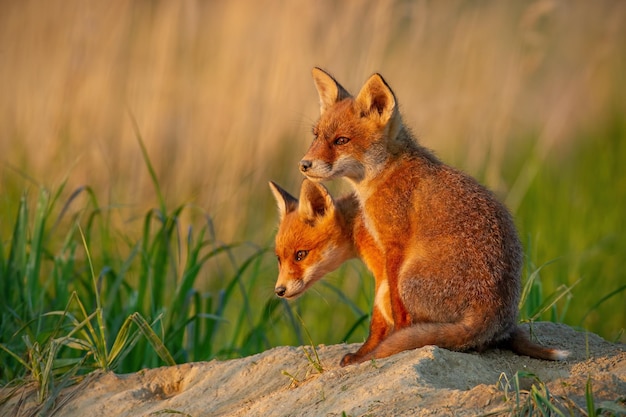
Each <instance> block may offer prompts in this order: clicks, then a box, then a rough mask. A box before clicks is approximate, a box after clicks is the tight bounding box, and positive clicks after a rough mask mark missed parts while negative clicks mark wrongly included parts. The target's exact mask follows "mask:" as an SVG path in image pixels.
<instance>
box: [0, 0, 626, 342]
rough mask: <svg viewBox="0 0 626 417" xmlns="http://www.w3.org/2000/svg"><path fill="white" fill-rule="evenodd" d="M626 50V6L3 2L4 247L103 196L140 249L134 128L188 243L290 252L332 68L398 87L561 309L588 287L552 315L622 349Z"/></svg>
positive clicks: (143, 202)
mask: <svg viewBox="0 0 626 417" xmlns="http://www.w3.org/2000/svg"><path fill="white" fill-rule="evenodd" d="M625 40H626V3H625V2H621V1H594V2H590V1H582V0H581V1H558V0H538V1H530V0H529V1H517V2H501V1H478V2H477V1H445V2H442V1H408V0H393V1H392V0H389V1H366V0H362V1H356V0H354V1H344V2H336V1H333V0H322V1H316V2H310V1H263V2H253V1H192V0H189V1H121V0H119V1H118V0H112V1H106V2H85V1H78V0H76V1H73V0H63V1H60V0H58V1H57V0H52V1H46V2H41V1H29V0H22V1H2V2H0V92H1V93H0V233H1V234H0V237H1V238H2V239H3V241H5V242H6V241H7V240H8V239H9V237H10V235H11V231H12V227H13V219H14V218H15V215H16V214H15V213H16V210H17V206H18V203H19V199H20V196H21V195H22V193H23V192H24V190H27V191H28V190H30V191H28V192H29V194H28V195H29V197H35V196H36V195H37V193H36V192H35V191H33V190H36V189H38V188H40V187H46V188H49V189H52V190H54V189H56V188H58V187H59V186H60V184H62V183H63V182H64V181H66V182H67V186H66V187H65V189H64V191H63V196H62V197H61V200H63V199H67V198H69V195H70V194H71V193H72V191H74V190H75V189H77V188H78V187H80V186H83V185H88V186H90V187H91V188H92V189H93V190H94V193H95V194H96V195H97V196H98V199H99V201H100V205H102V206H107V207H109V208H115V210H114V211H115V213H116V214H115V222H116V224H117V226H116V227H119V228H120V230H123V231H124V233H125V234H128V235H133V234H137V235H138V234H140V232H141V227H142V222H141V216H143V215H144V214H145V213H146V211H147V210H149V209H150V208H151V207H154V206H155V205H156V204H157V197H156V194H155V187H154V186H153V184H152V182H151V177H150V174H149V171H148V169H147V167H146V163H145V162H144V160H143V158H142V154H141V148H140V145H139V143H138V140H137V136H136V134H135V130H134V127H133V119H135V120H136V123H137V127H138V129H139V132H140V134H141V137H142V139H143V141H144V143H145V146H146V149H147V152H148V154H149V157H150V160H151V161H152V164H153V166H154V169H155V172H156V176H157V178H158V182H159V184H160V186H161V188H162V191H163V195H164V198H165V201H166V202H167V204H168V206H171V207H174V206H178V205H181V204H189V205H190V206H192V207H194V210H195V211H194V210H192V211H186V212H185V216H187V218H186V219H185V221H186V222H188V223H189V224H194V222H197V221H204V220H202V219H205V218H207V217H208V218H210V219H211V224H212V228H213V229H214V235H215V237H216V239H217V240H219V241H222V242H235V241H237V242H240V241H245V242H250V244H251V245H255V246H258V247H271V245H272V240H273V236H274V233H275V228H276V222H277V220H278V219H277V212H276V208H275V202H274V199H273V197H272V195H271V193H270V191H269V189H268V186H267V181H268V180H270V179H271V180H274V181H276V182H277V183H279V184H281V185H282V186H283V187H284V188H286V189H288V190H291V191H292V192H293V193H294V194H296V193H297V192H298V189H299V184H300V181H301V175H300V174H299V172H298V170H297V162H298V161H299V159H300V157H301V156H302V155H304V153H305V151H306V150H307V148H308V145H309V143H310V141H311V140H312V134H311V127H312V125H313V123H314V122H315V120H316V119H317V117H318V111H319V110H318V97H317V93H316V91H315V89H314V86H313V82H312V79H311V75H310V70H311V68H312V67H313V66H320V67H322V68H324V69H326V70H328V71H329V72H331V73H332V74H334V75H335V77H336V78H337V79H338V80H339V81H340V82H341V83H342V84H343V86H344V87H346V88H347V89H348V90H349V91H351V92H353V93H356V92H358V89H359V88H360V87H361V85H362V83H363V82H364V81H365V80H366V79H367V77H369V76H370V75H371V74H372V73H373V72H380V73H381V74H382V75H383V76H384V77H385V79H386V80H387V82H388V83H389V84H390V85H391V87H392V88H393V89H394V91H395V93H396V96H397V98H398V101H399V103H400V106H401V112H402V113H403V116H404V120H405V122H406V123H407V124H408V125H409V126H410V127H411V128H412V130H413V132H414V133H415V134H416V136H417V137H418V138H419V141H420V142H421V143H422V144H424V145H425V146H427V147H429V148H431V149H433V150H434V151H435V153H436V154H437V155H438V156H439V157H440V158H441V159H443V160H444V161H445V162H447V163H449V164H451V165H454V166H456V167H458V168H460V169H463V170H465V171H466V172H468V173H470V174H471V175H473V176H475V177H477V178H478V179H479V180H480V181H481V182H483V183H484V184H486V185H487V186H489V187H490V188H492V189H493V190H495V191H496V193H497V194H498V196H499V197H500V198H501V199H502V200H503V201H505V202H506V204H507V205H508V206H509V208H510V209H511V211H512V212H513V214H514V216H515V219H516V222H517V225H518V228H519V230H520V235H521V237H522V240H523V242H524V246H525V247H526V252H527V263H528V266H529V268H535V269H536V268H539V267H540V266H542V265H545V267H544V268H542V269H541V278H542V281H541V282H542V285H543V286H544V291H545V294H550V293H551V292H552V291H553V290H554V289H556V288H557V287H559V286H560V285H567V286H572V285H574V284H575V283H577V282H578V283H577V284H576V285H575V286H573V288H572V291H571V294H568V295H567V296H566V297H564V298H563V299H562V300H561V301H560V302H559V303H561V304H559V305H560V306H561V307H560V309H559V310H558V311H557V312H556V313H554V312H553V314H557V315H560V316H559V317H557V318H558V319H559V320H563V321H565V322H567V323H568V324H571V325H575V326H581V327H584V328H588V329H590V330H593V331H595V332H598V333H600V334H601V335H602V336H604V337H606V338H609V339H612V340H613V339H619V338H620V330H621V329H623V328H626V307H625V306H626V291H618V292H616V293H614V294H612V292H614V291H615V290H617V289H619V288H620V287H622V286H624V285H626V272H625V271H626V261H625V260H624V254H625V253H626V228H625V223H624V215H625V214H626V168H625V166H626V77H625V74H626V46H625V45H626V43H625ZM332 189H333V192H335V193H340V192H345V191H346V190H348V188H347V186H346V185H345V184H341V183H339V182H338V183H337V184H333V185H332ZM112 211H113V210H112ZM194 213H195V214H194ZM198 219H201V220H198ZM266 258H267V261H266V263H265V266H264V267H263V268H261V269H260V271H261V272H262V275H261V276H260V277H259V278H258V280H259V282H261V283H262V284H260V286H261V289H260V290H259V295H258V296H259V297H260V298H262V299H267V298H270V297H272V289H273V285H274V280H275V277H276V266H275V265H274V259H273V256H272V254H271V251H270V253H268V255H267V256H266ZM533 270H534V269H533ZM363 274H365V271H364V270H363V268H362V267H361V266H360V265H359V264H358V262H356V261H353V262H351V263H349V264H348V266H347V267H345V268H343V269H342V270H340V271H339V272H337V273H336V274H331V276H329V278H328V279H329V282H331V283H334V284H336V286H337V287H338V288H341V289H342V290H343V291H344V293H345V294H346V297H347V298H351V297H352V294H357V293H358V294H361V292H359V291H361V290H357V289H355V287H356V285H357V284H355V282H360V281H359V275H363ZM527 274H528V273H527ZM212 279H213V278H212V274H211V270H210V269H207V271H205V272H203V274H202V279H200V280H198V281H197V282H196V284H195V285H197V286H199V287H206V288H210V287H211V285H213V284H212V281H211V280H212ZM366 281H370V280H369V279H366ZM367 285H371V284H367ZM370 293H371V291H370ZM611 294H612V295H611ZM370 295H371V294H370ZM605 297H606V301H604V298H605ZM303 298H304V301H302V302H303V303H306V302H309V303H311V304H317V302H316V300H319V299H320V298H321V299H322V300H324V301H323V302H322V303H320V304H321V306H320V307H319V308H320V309H321V310H327V311H326V314H327V315H328V314H332V311H333V305H335V304H337V303H340V298H339V296H337V295H335V293H334V292H332V291H328V290H326V289H325V287H322V286H320V288H319V289H318V290H316V291H312V292H311V294H307V295H305V296H304V297H303ZM307 300H309V301H307ZM370 301H371V300H370ZM596 304H599V305H598V306H596ZM362 306H363V308H364V309H365V310H366V311H367V308H368V307H367V300H366V301H362ZM314 320H315V319H314V318H310V319H306V318H305V321H307V322H311V321H314ZM366 330H367V329H366V328H365V329H364V330H363V332H364V334H366ZM339 337H340V336H339V335H333V334H332V328H331V329H329V330H328V334H313V339H314V340H315V342H318V343H333V342H338V341H341V340H337V338H339ZM360 337H362V336H360ZM621 337H622V340H623V336H621ZM361 340H362V339H361Z"/></svg>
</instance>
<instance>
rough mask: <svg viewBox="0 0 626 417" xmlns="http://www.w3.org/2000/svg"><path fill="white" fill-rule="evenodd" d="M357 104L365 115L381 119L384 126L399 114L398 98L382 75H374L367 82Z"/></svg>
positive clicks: (357, 99)
mask: <svg viewBox="0 0 626 417" xmlns="http://www.w3.org/2000/svg"><path fill="white" fill-rule="evenodd" d="M356 102H357V104H358V105H359V106H360V107H361V111H362V113H363V114H365V115H369V116H370V117H372V116H373V117H375V118H377V119H379V120H380V123H381V124H383V125H384V124H387V122H389V120H391V118H392V117H393V116H394V114H395V113H396V112H397V106H396V97H395V95H394V94H393V91H391V88H389V85H387V83H386V82H385V80H384V79H383V77H382V76H381V75H380V74H374V75H372V76H371V77H370V78H369V79H368V80H367V81H366V82H365V85H363V88H361V91H360V92H359V95H358V96H357V98H356Z"/></svg>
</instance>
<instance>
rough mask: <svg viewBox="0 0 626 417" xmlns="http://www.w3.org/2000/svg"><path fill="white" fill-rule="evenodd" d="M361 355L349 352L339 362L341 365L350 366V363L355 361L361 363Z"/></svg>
mask: <svg viewBox="0 0 626 417" xmlns="http://www.w3.org/2000/svg"><path fill="white" fill-rule="evenodd" d="M359 359H361V357H360V356H357V354H356V353H348V354H346V355H345V356H344V357H343V358H341V361H340V362H339V365H341V366H348V365H352V364H354V363H359V362H360V360H359Z"/></svg>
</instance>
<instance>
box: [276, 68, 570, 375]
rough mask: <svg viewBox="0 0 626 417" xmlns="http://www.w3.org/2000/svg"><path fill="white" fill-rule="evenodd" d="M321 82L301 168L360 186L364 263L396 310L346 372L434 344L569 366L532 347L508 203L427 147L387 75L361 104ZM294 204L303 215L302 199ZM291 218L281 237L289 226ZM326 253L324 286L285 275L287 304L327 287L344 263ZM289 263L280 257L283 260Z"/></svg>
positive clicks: (322, 75)
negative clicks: (496, 348)
mask: <svg viewBox="0 0 626 417" xmlns="http://www.w3.org/2000/svg"><path fill="white" fill-rule="evenodd" d="M313 78H314V81H315V85H316V87H317V90H318V93H319V97H320V110H321V116H320V119H319V121H318V123H317V125H316V126H315V128H314V135H315V139H314V140H313V143H312V144H311V146H310V148H309V150H308V152H307V153H306V155H305V156H304V157H303V158H302V160H301V161H300V170H301V172H302V173H303V174H304V175H305V176H306V177H308V178H309V179H311V180H313V181H327V180H331V179H334V178H340V177H345V178H347V179H348V180H349V181H350V182H351V183H352V184H353V185H354V188H355V191H356V196H357V200H358V203H359V206H360V208H361V211H360V213H361V214H360V215H359V216H356V218H358V219H360V220H359V222H360V226H359V227H360V228H362V229H363V230H364V232H362V233H360V234H359V237H360V236H366V235H367V236H368V239H369V240H370V243H369V244H366V245H365V246H364V248H363V249H362V250H361V256H362V257H363V258H364V259H365V262H366V263H368V261H367V258H368V256H369V253H371V250H373V251H374V252H375V253H376V255H375V256H373V257H374V258H376V259H378V258H379V259H380V261H381V262H380V264H378V263H377V262H372V265H369V266H370V268H371V269H372V271H373V272H374V274H375V275H376V281H377V287H379V286H386V287H387V288H388V291H389V304H390V310H391V323H392V326H387V327H391V328H390V329H386V330H385V331H384V332H381V331H380V330H379V329H375V330H376V331H375V332H374V333H376V334H382V336H381V337H378V336H376V337H374V339H375V340H376V341H373V342H371V343H370V344H369V345H368V347H367V349H365V351H361V350H360V351H359V352H357V353H356V354H353V355H348V356H346V357H345V358H344V359H343V360H342V364H343V365H346V364H349V363H354V362H362V361H366V360H369V359H372V358H382V357H386V356H389V355H392V354H395V353H397V352H400V351H403V350H407V349H412V348H417V347H421V346H425V345H437V346H440V347H443V348H448V349H453V350H467V349H476V350H482V349H484V348H487V347H489V346H493V345H508V346H509V347H510V348H511V349H512V350H514V351H516V352H518V353H521V354H525V355H528V356H533V357H537V358H543V359H553V360H554V359H563V358H564V357H565V356H566V352H562V351H558V350H555V349H547V348H543V347H541V346H539V345H536V344H534V343H532V342H530V341H529V340H528V338H527V337H526V336H525V334H524V333H523V332H522V331H521V330H520V329H519V327H518V326H517V324H516V317H517V303H518V300H519V289H520V274H521V267H522V249H521V245H520V243H519V239H518V237H517V232H516V230H515V226H514V224H513V220H512V218H511V216H510V214H509V212H508V211H507V210H506V208H505V207H504V205H502V204H501V203H500V202H499V201H498V200H497V199H496V198H495V197H494V196H493V194H492V193H491V192H489V191H488V190H487V189H486V188H484V187H483V186H482V185H480V184H479V183H478V182H477V181H475V180H474V179H473V178H471V177H469V176H467V175H465V174H464V173H462V172H460V171H458V170H455V169H454V168H451V167H449V166H447V165H445V164H443V163H442V162H441V161H439V160H438V159H437V158H436V157H435V156H434V155H433V154H432V153H431V152H430V151H428V150H427V149H425V148H423V147H422V146H420V145H419V144H418V143H417V141H416V140H415V139H414V138H413V136H412V135H411V133H410V132H409V130H408V129H407V128H406V127H405V126H404V125H403V123H402V119H401V116H400V113H399V112H398V106H397V101H396V98H395V95H394V93H393V92H392V91H391V89H390V88H389V86H388V85H387V83H386V82H385V81H384V80H383V78H382V77H381V76H380V75H379V74H374V75H373V76H372V77H370V78H369V80H368V81H367V82H366V83H365V85H364V86H363V87H362V89H361V91H360V92H359V94H358V95H357V96H356V98H354V97H352V96H351V95H350V94H349V93H348V92H347V91H346V90H345V89H344V88H343V87H342V86H341V85H340V84H339V83H337V81H335V79H333V78H332V77H331V76H330V75H329V74H327V73H326V72H324V71H322V70H320V69H318V68H315V69H314V70H313ZM306 187H308V186H306ZM303 188H304V187H303ZM280 204H281V203H280V202H279V205H280ZM284 204H285V206H293V205H294V204H295V205H297V206H298V207H299V205H298V204H297V203H295V202H293V201H292V202H291V203H287V202H285V203H284ZM311 210H312V211H311ZM283 212H284V213H288V212H289V211H288V210H284V211H283ZM298 212H300V209H299V208H298ZM304 212H309V215H310V214H311V213H313V214H315V209H311V208H310V205H309V208H307V209H305V210H304ZM285 219H286V216H284V218H283V221H282V223H283V224H281V229H282V228H283V226H284V227H285V228H288V226H287V225H285V224H284V222H285ZM285 230H287V229H285ZM326 231H327V232H328V233H338V232H337V231H336V230H335V231H331V230H330V228H329V229H327V230H326ZM279 234H280V232H279ZM300 234H301V235H302V236H301V238H304V237H305V236H306V235H305V234H303V233H302V232H300ZM329 236H332V235H329ZM353 236H354V234H353ZM281 239H283V237H281ZM324 239H327V240H333V239H334V237H332V238H331V237H328V236H326V237H325V238H324ZM322 241H323V239H322ZM279 243H280V242H279V240H278V238H277V248H279V247H280V248H285V249H287V250H293V249H294V247H290V246H289V245H286V244H285V245H283V244H279ZM353 243H355V245H354V246H355V247H358V245H359V243H358V242H356V241H355V242H353ZM297 247H299V248H301V249H298V250H300V251H303V252H302V253H301V255H302V254H305V252H306V251H307V250H308V251H309V252H307V254H306V255H305V256H311V254H310V252H311V250H310V249H307V247H306V246H303V245H300V246H297ZM328 253H329V251H327V252H326V253H321V254H319V255H317V256H319V257H318V258H316V259H313V260H312V261H311V262H313V263H315V264H316V265H317V266H316V267H311V269H310V270H311V271H313V272H308V270H307V272H306V273H310V274H311V277H313V278H314V279H313V278H311V279H309V280H307V279H306V278H304V277H305V276H306V275H299V273H300V272H301V271H300V269H299V268H298V267H297V266H294V267H293V268H294V269H293V270H286V271H283V269H284V268H283V267H282V266H281V273H280V275H279V283H278V284H277V294H278V295H281V293H280V291H278V289H279V288H280V287H281V286H284V288H285V292H284V294H282V295H283V296H287V297H288V296H290V295H297V294H299V293H300V292H302V291H304V290H305V289H306V288H308V286H309V285H310V283H312V282H314V280H315V279H319V277H318V275H317V272H316V271H317V270H319V271H323V270H326V269H328V268H329V267H336V266H335V265H336V263H337V262H339V261H338V259H339V258H341V256H329V255H328ZM366 253H367V254H366ZM288 255H289V254H288V253H283V254H279V259H281V262H284V259H282V258H281V256H288ZM291 256H293V254H291ZM290 259H291V258H290ZM374 264H375V265H374ZM320 265H321V266H320ZM289 268H291V265H290V266H289ZM302 271H304V270H302ZM291 272H293V274H291V275H289V274H290V273H291ZM320 276H321V275H320ZM288 277H291V278H295V281H296V282H299V284H291V283H290V282H289V280H288ZM281 283H282V284H281ZM379 310H380V308H379ZM372 322H374V320H372ZM386 324H388V322H385V323H384V325H386ZM378 325H379V324H377V326H378ZM372 326H374V325H373V324H372ZM370 336H371V335H370ZM368 342H369V339H368Z"/></svg>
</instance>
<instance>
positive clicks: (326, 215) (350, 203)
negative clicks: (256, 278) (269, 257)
mask: <svg viewBox="0 0 626 417" xmlns="http://www.w3.org/2000/svg"><path fill="white" fill-rule="evenodd" d="M270 188H271V189H272V192H273V193H274V197H275V198H276V202H277V203H278V210H279V214H280V225H279V226H278V233H277V234H276V257H277V258H278V265H279V274H278V280H277V281H276V288H275V292H276V295H278V296H279V297H284V298H287V299H293V298H295V297H297V296H299V295H300V294H302V293H303V292H304V291H305V290H306V289H307V288H309V287H310V286H311V285H312V284H313V283H315V282H316V281H317V280H319V279H320V278H322V277H323V276H324V275H326V274H327V273H329V272H332V271H334V270H335V269H337V268H338V267H339V265H341V264H342V263H343V262H344V261H346V260H348V259H351V258H354V257H359V258H361V260H362V261H363V262H364V263H365V265H366V266H367V267H368V269H369V270H370V271H371V272H372V273H373V274H374V278H375V280H376V285H375V294H376V295H375V300H374V308H373V311H372V319H371V321H370V333H369V336H368V338H367V340H366V341H365V343H364V344H363V345H362V346H361V348H360V349H359V350H358V351H357V352H356V353H355V354H348V355H346V356H345V357H344V359H342V361H341V363H342V365H346V364H348V363H352V362H353V360H352V358H353V357H362V356H364V355H365V354H367V353H369V352H371V351H372V350H374V348H376V347H377V346H378V345H379V344H380V342H381V341H382V340H383V339H384V338H385V337H387V335H388V334H389V332H390V331H391V330H392V329H393V319H392V318H391V305H390V304H389V287H388V286H387V282H386V281H383V280H382V277H383V267H384V266H383V261H384V260H383V258H382V253H381V252H380V250H379V249H378V247H377V245H376V244H375V242H374V240H373V239H372V237H371V235H370V234H369V232H368V231H367V229H366V228H365V225H364V224H363V216H362V215H361V209H360V207H359V202H358V200H357V198H356V195H354V194H348V195H346V196H343V197H341V198H339V199H337V200H336V201H335V200H334V199H333V198H332V197H331V195H330V194H329V193H328V190H326V188H325V187H324V186H323V185H322V184H318V183H314V182H312V181H309V180H307V179H304V180H303V181H302V186H301V188H300V198H299V200H298V199H296V198H295V197H293V196H291V195H290V194H289V193H288V192H287V191H285V190H283V189H282V188H281V187H280V186H278V185H277V184H275V183H273V182H270Z"/></svg>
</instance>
